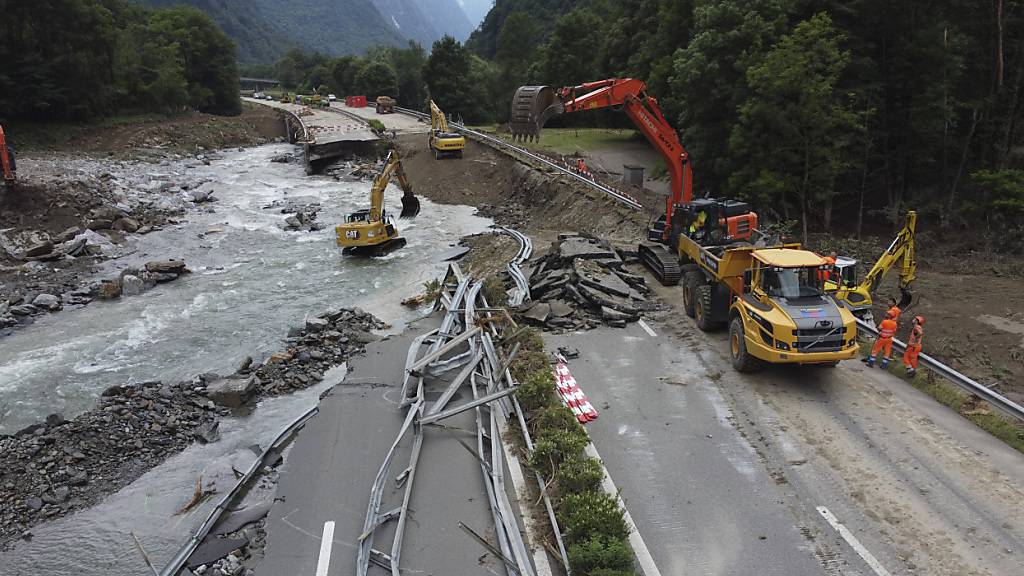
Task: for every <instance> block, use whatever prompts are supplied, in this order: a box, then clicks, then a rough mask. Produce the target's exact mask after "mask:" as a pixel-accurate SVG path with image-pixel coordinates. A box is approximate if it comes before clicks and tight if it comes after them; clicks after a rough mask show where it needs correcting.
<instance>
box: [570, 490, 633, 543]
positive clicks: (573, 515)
mask: <svg viewBox="0 0 1024 576" xmlns="http://www.w3.org/2000/svg"><path fill="white" fill-rule="evenodd" d="M558 521H559V523H560V524H561V525H562V528H563V529H564V530H565V536H566V539H567V540H568V541H569V544H570V545H572V544H579V543H583V542H585V541H586V540H587V539H593V538H595V537H597V536H605V537H608V538H618V539H625V538H626V536H628V535H629V527H628V526H626V519H625V518H624V517H623V512H622V509H621V508H619V502H618V499H616V498H615V497H614V496H609V495H608V494H605V493H604V492H581V493H579V494H567V495H565V496H564V497H563V498H562V502H561V504H560V505H559V510H558Z"/></svg>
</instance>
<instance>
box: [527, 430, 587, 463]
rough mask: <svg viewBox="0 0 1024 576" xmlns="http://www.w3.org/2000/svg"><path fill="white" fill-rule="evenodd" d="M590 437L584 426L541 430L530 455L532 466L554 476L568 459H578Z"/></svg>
mask: <svg viewBox="0 0 1024 576" xmlns="http://www.w3.org/2000/svg"><path fill="white" fill-rule="evenodd" d="M589 443H590V437H588V436H587V433H586V432H584V431H583V427H582V426H577V427H576V428H573V429H570V430H541V431H540V432H539V433H538V435H537V442H536V443H535V444H534V445H533V454H531V455H530V466H532V467H533V469H534V470H539V471H541V472H542V473H545V474H546V475H549V474H552V473H553V472H554V470H555V469H557V468H558V466H559V465H560V464H561V463H562V462H563V461H564V460H566V459H568V458H575V457H578V456H579V455H580V454H581V453H582V452H583V449H584V448H586V446H587V444H589Z"/></svg>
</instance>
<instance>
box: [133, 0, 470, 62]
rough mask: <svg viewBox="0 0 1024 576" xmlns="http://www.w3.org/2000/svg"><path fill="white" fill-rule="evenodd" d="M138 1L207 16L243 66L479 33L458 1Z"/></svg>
mask: <svg viewBox="0 0 1024 576" xmlns="http://www.w3.org/2000/svg"><path fill="white" fill-rule="evenodd" d="M135 1H136V2H137V3H139V4H142V5H144V6H149V7H156V8H168V7H172V6H178V5H182V4H185V5H189V6H195V7H196V8H199V9H200V10H202V11H204V12H206V13H207V14H209V15H210V16H211V17H212V18H213V20H214V21H215V22H217V24H218V25H219V26H220V27H221V28H222V29H223V30H224V32H226V33H227V34H228V35H229V36H231V38H232V39H233V40H234V41H235V45H236V47H237V50H238V59H239V62H241V63H243V64H253V63H270V62H273V61H274V60H276V59H277V58H278V57H279V56H280V55H281V54H283V53H284V52H285V51H286V50H288V49H289V48H294V47H298V48H302V49H304V50H310V51H318V52H321V53H323V54H327V55H330V56H339V55H345V54H362V53H363V52H365V51H366V49H367V48H369V47H371V46H375V45H390V46H404V45H405V44H406V43H407V42H408V41H409V40H414V41H416V42H418V43H420V44H422V45H423V47H424V48H426V49H427V50H429V49H430V47H431V45H432V44H433V43H434V41H435V40H438V39H440V38H441V36H443V35H445V34H449V35H452V36H454V37H455V38H457V39H459V40H465V39H466V38H467V37H468V36H469V34H470V32H472V31H473V28H474V26H473V25H472V24H470V22H469V19H468V18H467V17H466V15H465V13H464V12H463V11H462V9H461V8H460V7H459V4H458V1H457V0H285V1H282V0H135Z"/></svg>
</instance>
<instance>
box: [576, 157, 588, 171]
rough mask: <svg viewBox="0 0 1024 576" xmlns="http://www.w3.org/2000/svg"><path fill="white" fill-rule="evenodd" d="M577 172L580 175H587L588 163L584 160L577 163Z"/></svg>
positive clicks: (581, 159)
mask: <svg viewBox="0 0 1024 576" xmlns="http://www.w3.org/2000/svg"><path fill="white" fill-rule="evenodd" d="M576 170H578V171H579V173H580V174H586V173H587V163H586V162H584V161H583V158H580V159H579V160H577V161H576Z"/></svg>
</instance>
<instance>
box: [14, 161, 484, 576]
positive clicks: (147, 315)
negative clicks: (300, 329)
mask: <svg viewBox="0 0 1024 576" xmlns="http://www.w3.org/2000/svg"><path fill="white" fill-rule="evenodd" d="M291 150H292V148H291V147H290V146H286V145H272V146H264V147H260V148H253V149H248V150H245V151H239V152H227V153H225V154H224V156H223V158H222V159H220V160H217V161H214V162H212V163H211V165H209V166H204V165H198V166H197V165H195V163H194V162H192V163H188V164H186V163H182V165H180V166H173V165H172V166H171V167H170V170H171V172H177V173H179V174H183V173H185V172H187V178H188V179H192V180H209V181H210V182H209V183H208V184H206V186H207V187H212V188H213V189H214V190H216V193H215V195H216V197H217V198H218V201H217V202H215V203H213V204H212V205H211V206H212V207H213V210H212V211H210V212H207V211H205V210H202V209H200V210H196V211H194V212H192V213H190V214H188V215H187V220H188V221H187V222H186V223H182V224H180V225H176V226H171V227H167V228H166V229H164V230H161V231H157V232H153V233H151V234H148V235H145V236H141V237H138V238H135V239H133V240H132V243H133V246H132V248H133V249H134V250H135V253H134V254H132V255H131V256H128V257H125V258H122V259H119V260H116V261H111V262H108V263H107V264H106V270H105V276H114V275H116V271H117V270H120V269H122V268H124V267H126V266H131V265H139V264H141V263H143V262H146V261H147V260H153V259H163V258H171V257H174V258H184V259H185V260H186V262H187V263H188V265H189V268H190V269H192V270H193V272H194V273H193V274H191V275H188V276H184V277H182V278H180V279H178V280H175V281H174V282H171V283H168V284H164V285H159V286H158V287H156V288H155V289H153V290H151V291H149V292H146V293H143V294H142V295H139V296H133V297H129V298H122V299H121V300H119V301H116V302H95V303H93V304H90V305H89V306H86V307H84V308H81V309H77V310H69V311H64V312H60V313H58V314H54V315H52V316H47V317H43V318H40V319H39V320H38V321H37V322H36V323H35V324H33V325H32V326H29V327H26V328H24V329H21V330H18V331H15V332H14V333H13V334H12V335H10V336H8V337H6V338H4V339H3V340H0V407H3V406H5V405H6V406H7V407H8V409H9V410H10V412H9V414H8V415H7V418H6V420H5V421H4V422H3V428H2V429H0V432H4V431H8V432H9V431H11V430H15V429H18V428H20V427H22V426H24V425H26V424H29V423H32V422H36V421H38V420H39V419H40V418H42V417H44V416H45V415H46V414H49V413H52V412H63V413H64V415H65V416H66V417H68V418H71V417H73V416H74V415H75V414H77V413H79V412H81V411H83V410H86V409H88V408H89V407H90V406H92V405H93V404H94V402H95V399H96V397H97V396H98V395H99V393H100V392H101V391H102V390H103V389H104V388H106V387H108V386H110V385H113V384H123V383H126V382H133V381H143V380H152V379H159V380H164V381H169V382H170V381H176V380H180V379H185V378H190V377H192V376H194V375H196V374H198V373H203V372H218V371H219V372H222V373H227V372H231V371H233V370H234V369H235V367H236V366H237V365H238V363H239V361H240V360H241V359H242V358H244V357H245V356H247V355H252V356H254V357H256V356H258V355H259V354H261V353H268V352H272V351H276V350H279V349H280V348H281V347H282V343H281V340H282V337H283V336H284V335H285V334H286V333H287V331H288V329H289V327H291V326H296V325H300V324H301V323H302V322H303V319H304V317H305V316H306V315H307V314H315V313H318V312H321V311H324V310H326V309H329V308H332V307H338V306H348V307H360V308H363V309H364V310H367V311H369V312H372V313H374V314H376V315H377V316H378V317H380V318H381V319H383V320H385V321H386V322H389V323H391V324H392V325H393V326H394V327H395V329H396V330H397V329H400V328H401V325H402V324H404V323H405V322H407V321H409V320H412V319H414V318H415V317H417V316H420V315H421V313H420V312H418V311H415V310H408V309H405V308H403V307H402V306H400V305H399V301H400V300H401V299H402V298H404V297H407V296H409V295H412V294H414V293H415V292H417V291H418V289H419V288H420V287H421V284H422V283H423V282H425V281H427V280H429V279H431V278H435V277H437V276H439V275H440V274H441V273H442V272H443V270H444V268H445V266H446V264H445V263H443V262H439V261H438V259H437V256H438V255H439V254H441V253H443V252H445V251H446V250H447V249H448V248H449V246H450V245H451V244H452V243H454V242H456V241H457V239H458V238H459V237H461V236H463V235H466V234H471V233H475V232H480V231H482V230H484V229H486V227H487V226H489V225H490V221H488V220H486V219H483V218H479V217H476V216H473V209H472V208H469V207H465V206H445V205H438V204H433V203H431V202H429V201H428V200H425V199H423V200H422V211H421V212H420V215H419V216H418V217H417V218H416V219H415V220H405V221H400V222H399V223H398V227H399V230H400V231H401V233H402V234H403V235H404V236H405V237H406V238H407V239H408V245H407V246H406V247H405V248H404V249H402V250H399V251H397V252H394V253H392V254H391V255H389V256H387V257H385V258H382V259H374V260H364V259H351V258H343V257H342V256H341V252H340V249H339V248H337V247H336V246H335V245H334V237H333V235H334V231H333V225H334V224H335V223H337V222H339V221H340V219H341V218H343V217H344V215H346V214H347V213H349V212H351V211H353V210H356V209H358V208H363V207H365V206H366V203H367V201H368V193H369V184H368V183H363V182H351V183H350V182H338V181H335V180H334V179H333V178H330V177H326V176H312V177H307V176H305V174H304V173H303V170H302V167H301V165H298V164H277V163H269V162H268V159H269V158H270V157H272V156H274V155H277V154H281V153H283V152H289V151H291ZM400 194H401V193H400V192H399V191H398V190H397V189H395V188H393V187H392V188H390V189H389V190H388V192H387V200H388V204H389V205H390V206H397V205H398V198H399V196H400ZM297 198H307V200H310V201H314V200H315V201H319V202H320V203H321V205H322V210H321V211H320V214H319V216H318V219H319V220H320V221H321V222H322V223H324V224H325V225H326V226H325V229H324V230H321V231H318V232H287V231H284V230H282V229H281V227H280V226H279V225H280V224H281V223H282V222H283V221H284V219H285V217H286V215H284V214H281V213H280V210H279V209H278V208H267V206H268V205H270V204H271V203H272V202H274V201H276V200H295V199H297ZM341 377H343V369H337V370H332V371H331V372H330V373H329V374H328V375H327V376H326V378H325V381H324V382H323V383H321V384H320V385H318V386H316V387H314V388H311V389H309V390H306V391H302V392H299V393H296V394H292V395H289V396H283V397H278V398H272V399H268V400H266V401H264V402H263V403H261V404H260V406H259V407H258V408H257V409H256V410H255V411H254V412H253V413H252V414H250V415H248V416H243V417H232V418H228V419H225V420H224V422H223V423H222V424H221V439H220V440H219V441H217V442H215V443H213V444H209V445H193V446H191V447H190V448H188V449H187V450H185V451H184V452H182V453H181V454H178V455H176V456H174V457H172V458H171V459H169V460H168V461H167V462H165V463H164V464H162V465H160V466H158V467H157V468H155V469H153V470H151V471H150V472H148V473H147V474H146V475H144V476H142V477H141V478H139V479H138V480H136V481H135V482H133V483H132V484H131V485H129V486H127V487H125V488H124V489H122V490H121V491H120V492H118V493H116V494H114V495H111V496H110V497H108V498H107V499H105V500H104V501H103V502H101V503H100V504H98V505H97V506H95V507H93V508H91V509H88V510H84V511H81V512H78V513H76V514H73V515H71V516H68V517H66V518H62V519H59V520H56V521H53V522H48V523H45V524H42V525H40V526H37V527H35V528H33V530H32V531H33V533H34V537H33V539H32V540H30V541H19V542H16V543H14V544H13V546H12V547H11V548H10V549H8V550H7V551H5V552H3V553H0V575H2V576H7V575H8V574H12V575H13V574H33V575H43V576H49V575H58V574H59V575H63V574H76V575H96V576H100V575H106V574H140V575H142V574H146V573H148V570H147V569H146V567H145V565H144V564H143V563H142V560H141V556H140V555H139V554H138V552H137V551H136V549H135V546H134V544H133V542H132V539H131V533H135V535H136V536H138V537H139V539H140V540H141V541H142V542H143V545H144V546H146V548H147V551H148V552H149V553H150V554H151V555H152V556H153V558H154V561H155V562H156V563H157V564H160V565H162V564H163V562H165V561H166V560H168V559H169V558H170V557H171V556H172V555H173V554H174V551H175V550H176V549H177V548H178V547H179V546H180V545H181V544H182V543H184V542H185V541H186V540H187V539H188V536H189V535H190V534H191V532H192V530H194V528H195V527H196V526H197V525H198V524H199V523H200V522H201V521H202V519H203V518H205V516H206V515H207V514H208V513H209V510H210V507H211V506H212V505H213V504H212V501H208V502H206V503H205V504H204V505H203V506H200V507H197V508H196V509H195V510H193V511H191V512H189V513H188V514H186V515H176V514H175V512H176V510H177V509H178V508H179V507H180V506H181V505H182V503H183V502H186V501H187V500H188V499H189V497H190V495H191V493H192V489H193V486H194V482H195V479H196V478H197V477H198V476H199V475H200V474H201V475H203V478H204V484H207V483H209V482H210V481H213V482H215V483H216V484H217V485H218V490H219V491H220V492H221V493H223V491H226V490H227V489H229V488H230V486H231V485H232V484H233V482H234V476H233V475H232V473H231V468H232V467H234V468H236V469H240V470H244V469H246V468H247V467H248V466H249V464H250V462H252V460H253V458H254V457H255V456H254V454H253V452H252V451H251V450H250V449H249V446H251V445H252V444H253V443H259V444H261V445H262V446H266V445H267V443H268V442H270V440H272V439H273V437H274V436H275V435H276V434H277V433H278V432H279V431H280V430H281V429H283V428H284V427H285V426H286V425H287V424H288V423H289V422H291V421H292V420H293V419H294V418H295V417H296V416H298V415H299V414H301V413H303V412H304V411H305V410H306V409H308V408H309V407H310V406H311V405H312V404H314V403H315V402H316V401H317V397H318V395H319V393H320V391H322V390H323V389H324V388H325V387H327V386H329V385H331V384H332V383H336V382H337V381H339V380H340V378H341Z"/></svg>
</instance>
